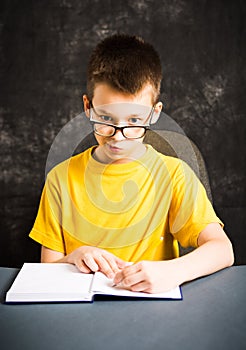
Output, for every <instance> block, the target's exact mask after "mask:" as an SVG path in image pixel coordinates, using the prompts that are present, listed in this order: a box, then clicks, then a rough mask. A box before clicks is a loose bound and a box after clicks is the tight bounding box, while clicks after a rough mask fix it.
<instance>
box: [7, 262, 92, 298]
mask: <svg viewBox="0 0 246 350" xmlns="http://www.w3.org/2000/svg"><path fill="white" fill-rule="evenodd" d="M92 279H93V275H92V274H83V273H81V272H80V271H79V270H78V269H77V268H76V267H75V266H74V265H71V264H58V263H50V264H49V263H25V264H24V265H23V267H22V269H21V271H20V272H19V274H18V276H17V278H16V279H15V281H14V283H13V284H12V286H11V288H10V290H9V291H8V293H7V297H6V301H7V302H11V301H12V302H15V301H22V302H25V301H26V302H28V301H83V300H91V298H92V296H91V295H90V293H89V290H90V285H91V282H92Z"/></svg>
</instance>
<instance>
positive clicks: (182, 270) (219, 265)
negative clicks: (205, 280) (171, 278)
mask: <svg viewBox="0 0 246 350" xmlns="http://www.w3.org/2000/svg"><path fill="white" fill-rule="evenodd" d="M233 262H234V255H233V249H232V245H231V243H230V241H229V239H228V240H211V241H208V242H206V243H204V244H202V245H201V246H200V247H198V248H197V249H195V250H194V251H192V252H191V253H188V254H186V255H184V256H182V257H180V258H177V259H174V260H173V263H174V264H176V271H177V275H178V279H179V281H180V283H179V284H182V283H184V282H187V281H191V280H193V279H196V278H198V277H202V276H205V275H209V274H211V273H214V272H216V271H219V270H221V269H223V268H226V267H229V266H231V265H232V264H233Z"/></svg>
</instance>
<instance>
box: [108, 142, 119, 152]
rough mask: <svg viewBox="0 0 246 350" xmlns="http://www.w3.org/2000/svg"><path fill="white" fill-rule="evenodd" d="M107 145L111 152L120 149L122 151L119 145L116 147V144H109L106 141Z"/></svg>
mask: <svg viewBox="0 0 246 350" xmlns="http://www.w3.org/2000/svg"><path fill="white" fill-rule="evenodd" d="M107 145H108V147H109V149H110V150H111V151H112V152H120V151H122V148H121V147H118V145H117V146H116V145H114V144H110V143H108V144H107Z"/></svg>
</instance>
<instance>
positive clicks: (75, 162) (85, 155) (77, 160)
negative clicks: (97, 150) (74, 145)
mask: <svg viewBox="0 0 246 350" xmlns="http://www.w3.org/2000/svg"><path fill="white" fill-rule="evenodd" d="M91 149H92V147H91V148H88V149H87V150H85V151H83V152H81V153H78V154H76V155H74V156H71V157H70V158H68V159H65V160H63V161H62V162H60V163H58V164H56V165H55V166H54V167H53V168H52V169H51V170H50V171H49V173H48V177H53V176H56V175H58V174H59V175H60V174H62V173H65V172H66V173H67V171H68V169H69V171H71V170H73V169H78V167H79V166H80V165H81V164H82V162H83V161H85V162H86V161H88V159H89V158H90V157H91Z"/></svg>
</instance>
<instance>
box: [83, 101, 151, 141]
mask: <svg viewBox="0 0 246 350" xmlns="http://www.w3.org/2000/svg"><path fill="white" fill-rule="evenodd" d="M90 106H91V108H90V122H91V123H92V124H93V130H94V132H95V133H96V134H97V135H99V136H105V137H112V136H114V135H115V134H116V132H117V131H118V130H119V131H120V132H121V133H122V135H123V136H124V137H125V138H127V139H140V138H142V137H143V136H144V135H145V134H146V131H147V130H148V129H149V124H150V123H148V124H147V125H125V126H115V125H113V124H110V123H105V122H102V121H100V119H104V118H109V117H107V116H105V115H99V114H98V113H97V112H96V111H95V108H94V107H93V104H92V102H90ZM154 108H155V106H153V107H152V108H151V111H150V113H149V115H148V116H147V118H146V119H145V120H148V119H149V120H150V121H151V118H152V115H153V112H154ZM92 113H94V116H93V115H92ZM98 119H99V120H98Z"/></svg>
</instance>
